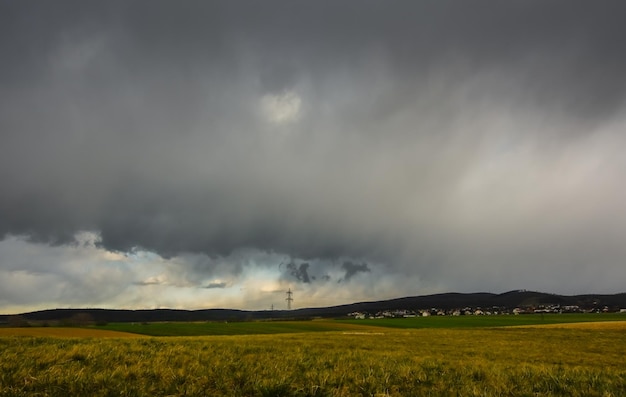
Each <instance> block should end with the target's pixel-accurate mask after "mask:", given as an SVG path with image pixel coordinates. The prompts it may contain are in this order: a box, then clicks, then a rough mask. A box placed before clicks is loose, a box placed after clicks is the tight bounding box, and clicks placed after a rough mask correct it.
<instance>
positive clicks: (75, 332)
mask: <svg viewBox="0 0 626 397" xmlns="http://www.w3.org/2000/svg"><path fill="white" fill-rule="evenodd" d="M2 336H33V337H43V338H46V337H47V338H142V337H144V336H143V335H138V334H131V333H129V332H119V331H108V330H101V329H86V328H67V327H65V328H61V327H26V328H0V337H2Z"/></svg>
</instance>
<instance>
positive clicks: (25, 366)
mask: <svg viewBox="0 0 626 397" xmlns="http://www.w3.org/2000/svg"><path fill="white" fill-rule="evenodd" d="M619 325H620V324H617V325H615V326H619ZM580 326H582V327H584V326H587V327H589V325H587V324H580ZM603 326H604V327H606V328H603V329H601V330H597V329H590V328H569V326H568V328H547V327H542V328H527V327H498V328H490V329H487V328H482V329H419V330H393V329H387V330H385V332H384V335H380V334H379V333H375V332H374V330H373V329H372V330H367V331H372V332H367V331H361V332H359V333H355V332H351V330H343V331H334V332H310V333H294V334H281V335H240V336H202V337H180V338H171V337H170V338H159V337H153V338H140V339H113V338H51V337H47V338H28V337H0V352H2V359H1V360H0V396H7V397H8V396H12V397H17V396H29V397H30V396H34V395H38V396H68V395H75V396H78V395H80V396H83V395H85V396H87V395H88V396H113V395H116V396H129V397H130V396H182V395H185V396H240V397H244V396H259V397H263V396H294V397H296V396H298V397H312V396H324V397H349V396H350V397H351V396H398V397H400V396H476V397H478V396H480V397H490V396H493V397H496V396H528V397H542V396H543V397H548V396H568V397H569V396H574V397H583V396H584V397H587V396H597V397H609V396H624V395H626V370H625V369H624V365H623V364H624V357H626V338H624V332H623V328H619V329H611V328H609V327H611V326H614V325H613V324H611V325H603ZM66 330H67V331H68V333H66V335H68V336H69V334H70V332H69V331H71V330H72V329H66ZM26 331H28V330H26ZM48 336H49V335H48ZM73 336H76V334H74V335H73Z"/></svg>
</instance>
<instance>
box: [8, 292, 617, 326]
mask: <svg viewBox="0 0 626 397" xmlns="http://www.w3.org/2000/svg"><path fill="white" fill-rule="evenodd" d="M545 306H571V307H579V308H580V309H581V310H587V311H589V310H608V311H619V310H620V309H622V308H626V292H622V293H616V294H582V295H558V294H550V293H545V292H537V291H527V290H513V291H507V292H504V293H500V294H496V293H490V292H475V293H460V292H446V293H439V294H431V295H418V296H408V297H400V298H394V299H388V300H380V301H364V302H355V303H349V304H343V305H335V306H328V307H312V308H300V309H293V310H238V309H197V310H186V309H136V310H132V309H101V308H71V309H46V310H38V311H32V312H26V313H21V314H17V315H0V323H7V322H8V320H9V319H10V318H11V317H15V316H19V317H20V318H23V319H24V320H26V321H36V322H54V321H57V322H58V321H61V322H62V321H64V320H69V319H71V318H73V317H74V316H76V315H78V314H83V315H84V314H86V315H88V316H89V317H90V318H91V319H92V320H93V321H95V322H101V323H104V322H155V321H252V320H281V319H304V318H314V317H322V318H333V317H345V316H347V315H348V314H349V313H353V312H367V313H372V314H374V313H377V312H382V311H389V310H412V311H421V310H431V309H437V310H443V311H450V310H454V309H465V308H471V309H476V308H484V309H491V308H499V309H500V311H507V310H508V311H510V310H512V309H513V308H519V307H523V308H536V307H545Z"/></svg>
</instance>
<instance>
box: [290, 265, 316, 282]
mask: <svg viewBox="0 0 626 397" xmlns="http://www.w3.org/2000/svg"><path fill="white" fill-rule="evenodd" d="M309 266H310V265H309V264H308V263H307V262H304V263H301V264H300V265H296V264H295V263H294V262H290V263H288V264H287V265H286V268H287V270H289V274H290V275H291V276H292V277H294V278H295V279H296V280H298V281H300V282H302V283H310V282H311V277H310V276H309V271H308V269H309Z"/></svg>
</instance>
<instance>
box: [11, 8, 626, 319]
mask: <svg viewBox="0 0 626 397" xmlns="http://www.w3.org/2000/svg"><path fill="white" fill-rule="evenodd" d="M624 15H626V4H625V3H624V2H622V1H604V2H585V1H572V0H567V1H550V2H546V1H506V2H502V1H456V2H449V1H441V0H439V1H414V0H412V1H405V2H403V1H394V2H373V1H362V0H358V1H341V2H335V1H329V2H323V1H308V2H305V1H293V0H288V1H287V0H286V1H258V2H238V1H214V2H207V1H185V2H172V1H167V2H162V1H141V0H140V1H132V2H129V1H106V2H105V1H83V0H80V1H78V0H77V1H54V2H42V1H9V0H0V59H1V61H0V186H1V193H0V238H1V239H2V241H0V313H14V312H21V311H27V310H32V309H43V308H55V307H115V308H155V307H168V308H190V309H191V308H213V307H226V308H240V309H269V308H270V307H271V306H272V305H274V307H275V308H277V309H281V308H285V307H286V302H285V297H286V295H285V291H286V290H287V289H288V288H291V289H292V290H293V291H294V302H293V306H294V307H312V306H326V305H332V304H342V303H350V302H356V301H363V300H378V299H386V298H394V297H401V296H412V295H423V294H429V293H437V292H450V291H455V292H477V291H485V292H496V293H499V292H505V291H507V290H511V289H531V290H539V291H545V292H554V293H563V294H578V293H616V292H624V291H626V288H625V287H624V280H626V263H625V260H626V211H625V207H626V187H625V184H624V183H625V180H626V155H625V154H624V150H625V149H626V95H625V94H626V50H624V38H626V24H624V20H623V18H624Z"/></svg>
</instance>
